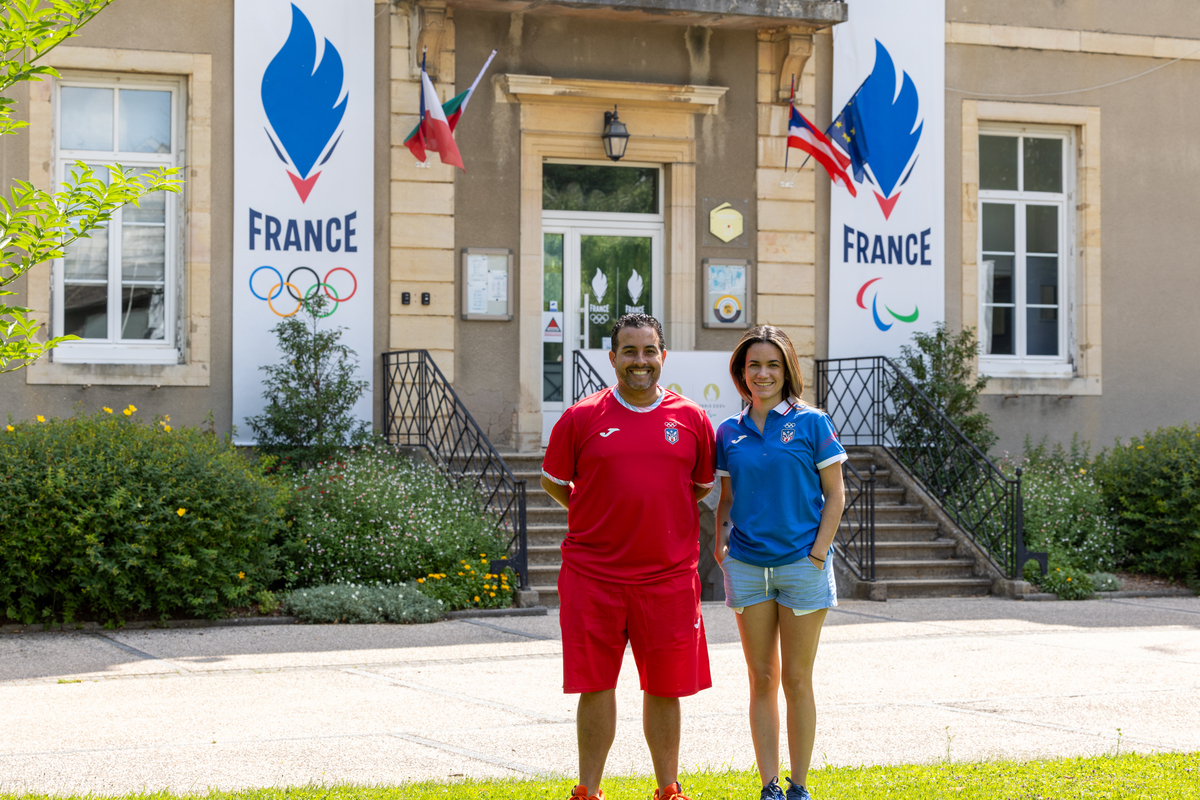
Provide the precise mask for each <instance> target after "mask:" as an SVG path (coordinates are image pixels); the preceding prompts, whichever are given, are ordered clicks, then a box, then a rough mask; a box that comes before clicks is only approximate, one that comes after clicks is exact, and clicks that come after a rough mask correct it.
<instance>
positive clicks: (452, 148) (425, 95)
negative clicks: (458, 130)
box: [405, 55, 466, 172]
mask: <svg viewBox="0 0 1200 800" xmlns="http://www.w3.org/2000/svg"><path fill="white" fill-rule="evenodd" d="M405 144H406V145H408V149H409V150H410V151H411V152H412V154H413V156H414V157H415V158H416V159H417V160H418V161H424V160H425V151H426V150H432V151H434V152H435V153H437V154H438V156H439V157H440V158H441V159H442V163H443V164H450V165H452V166H455V167H458V168H459V169H461V170H463V171H464V172H465V171H466V168H465V167H464V166H463V161H462V156H461V155H459V153H458V145H457V144H455V142H454V134H453V132H452V131H451V130H450V123H449V122H448V121H447V119H446V113H445V112H444V111H442V104H441V103H440V102H439V101H438V96H437V90H436V89H434V88H433V81H431V80H429V73H427V72H426V71H425V57H424V55H422V56H421V121H420V122H419V123H418V124H417V127H416V130H415V131H414V133H413V135H412V136H410V137H409V139H408V140H407V141H406V142H405Z"/></svg>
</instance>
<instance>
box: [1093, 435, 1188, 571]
mask: <svg viewBox="0 0 1200 800" xmlns="http://www.w3.org/2000/svg"><path fill="white" fill-rule="evenodd" d="M1096 473H1097V476H1098V478H1099V481H1100V484H1101V486H1102V487H1103V489H1104V496H1105V499H1106V500H1107V502H1108V504H1109V505H1111V506H1112V508H1113V509H1114V510H1115V513H1116V516H1117V519H1118V520H1119V521H1120V524H1121V529H1122V530H1123V531H1124V532H1125V534H1126V538H1127V541H1128V547H1129V563H1130V566H1132V567H1133V568H1134V569H1137V570H1139V571H1145V572H1150V573H1155V574H1159V575H1166V576H1168V577H1191V578H1192V579H1193V580H1194V579H1195V578H1196V577H1198V576H1200V425H1188V424H1187V423H1184V424H1183V425H1177V426H1175V427H1173V428H1159V429H1158V430H1156V431H1154V432H1147V433H1146V434H1145V435H1144V436H1142V437H1141V438H1136V437H1135V438H1133V439H1130V440H1129V444H1125V445H1123V444H1121V443H1120V442H1119V441H1118V442H1117V443H1116V444H1115V445H1114V446H1113V447H1112V449H1111V450H1106V451H1105V452H1103V453H1101V455H1100V457H1099V458H1097V459H1096Z"/></svg>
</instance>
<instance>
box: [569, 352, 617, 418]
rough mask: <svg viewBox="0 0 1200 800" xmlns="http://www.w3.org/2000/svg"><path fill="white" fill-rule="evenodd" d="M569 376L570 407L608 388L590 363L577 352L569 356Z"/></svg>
mask: <svg viewBox="0 0 1200 800" xmlns="http://www.w3.org/2000/svg"><path fill="white" fill-rule="evenodd" d="M571 375H572V380H571V387H572V390H571V405H575V404H576V403H578V402H579V401H580V400H582V399H583V398H585V397H587V396H588V395H589V394H595V393H596V392H598V391H600V390H601V389H607V388H608V384H607V383H605V382H604V378H603V377H602V376H601V375H600V373H599V372H597V371H596V368H595V367H593V366H592V362H590V361H588V359H587V356H585V355H584V354H583V353H581V352H580V351H578V350H575V351H574V352H573V353H572V356H571Z"/></svg>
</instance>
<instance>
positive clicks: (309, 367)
mask: <svg viewBox="0 0 1200 800" xmlns="http://www.w3.org/2000/svg"><path fill="white" fill-rule="evenodd" d="M300 305H301V314H303V317H301V314H297V315H296V316H294V317H288V318H287V319H285V320H284V321H283V322H281V323H279V324H278V325H276V326H275V327H274V328H272V329H271V332H272V333H274V334H275V336H276V337H277V338H278V340H279V349H280V350H281V351H283V360H282V361H281V362H280V363H279V364H277V365H274V366H265V367H261V369H262V371H263V372H265V373H267V378H266V380H265V381H263V385H264V387H265V388H264V391H263V397H264V398H266V400H267V407H266V408H265V409H263V412H262V413H261V414H259V415H258V416H256V417H253V418H251V419H250V420H249V423H250V428H251V430H253V431H254V435H255V437H256V438H257V440H258V447H259V450H260V451H261V452H263V453H265V454H267V455H274V456H279V457H281V458H285V459H289V460H291V461H293V462H295V466H297V467H300V466H303V465H304V464H309V463H313V462H316V461H320V460H324V459H328V458H331V457H334V456H336V454H337V452H338V451H339V450H340V449H341V448H343V447H347V446H357V445H362V444H367V443H369V442H370V441H371V429H370V426H369V425H368V424H367V423H366V422H360V421H357V420H355V419H354V416H353V413H352V412H353V410H354V406H355V404H356V403H358V400H359V398H361V397H362V395H363V392H365V391H366V390H367V382H366V381H362V380H358V379H357V378H356V377H355V371H356V370H355V364H356V363H357V358H356V356H355V352H354V351H353V350H352V349H350V348H349V347H347V346H346V345H344V344H342V343H341V338H342V329H341V328H332V329H329V330H321V329H320V327H319V323H320V321H321V319H322V318H323V316H322V315H323V312H324V310H325V309H326V308H328V305H329V301H328V300H327V299H326V298H325V296H324V295H323V294H322V293H321V292H314V293H312V294H310V295H309V296H308V297H307V298H306V299H305V300H304V301H303V302H302V303H301V304H300Z"/></svg>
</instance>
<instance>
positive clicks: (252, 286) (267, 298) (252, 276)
mask: <svg viewBox="0 0 1200 800" xmlns="http://www.w3.org/2000/svg"><path fill="white" fill-rule="evenodd" d="M264 269H269V270H271V272H274V273H275V275H276V276H277V277H278V278H279V284H278V285H276V286H275V287H273V289H272V291H274V290H275V289H278V290H279V291H280V292H282V291H283V285H282V284H283V275H281V274H280V273H279V270H277V269H275V268H274V267H268V266H262V267H259V268H258V269H256V270H254V272H251V273H250V294H252V295H254V296H255V297H257V298H258V299H259V300H266V301H267V302H268V303H270V302H271V301H272V300H274V299H275V298H276V297H278V296H279V294H278V293H276V294H271V292H267V296H266V297H263V296H262V295H261V294H259V293H258V292H256V291H254V276H255V275H257V274H258V273H260V272H262V271H263V270H264ZM289 277H290V276H289ZM296 299H297V300H298V299H299V298H296Z"/></svg>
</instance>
